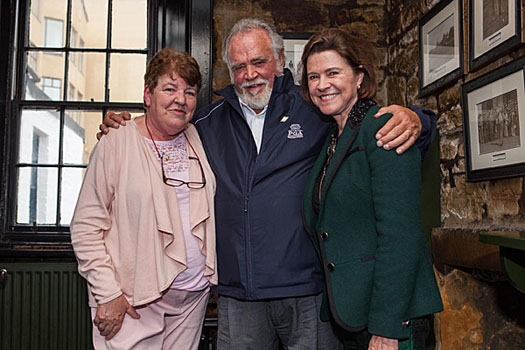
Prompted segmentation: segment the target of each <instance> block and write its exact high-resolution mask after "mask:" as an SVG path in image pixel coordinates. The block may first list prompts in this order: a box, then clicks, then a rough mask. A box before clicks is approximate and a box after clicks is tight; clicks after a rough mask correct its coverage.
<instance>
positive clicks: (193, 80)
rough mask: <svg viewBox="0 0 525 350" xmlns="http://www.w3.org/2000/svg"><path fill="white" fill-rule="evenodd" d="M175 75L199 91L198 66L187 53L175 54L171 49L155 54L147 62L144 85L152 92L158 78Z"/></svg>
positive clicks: (199, 76)
mask: <svg viewBox="0 0 525 350" xmlns="http://www.w3.org/2000/svg"><path fill="white" fill-rule="evenodd" d="M172 72H175V73H177V74H178V75H179V76H180V77H181V78H182V79H184V81H185V82H186V84H188V85H191V86H196V87H197V92H198V91H199V90H200V89H201V85H202V76H201V72H200V70H199V64H198V63H197V61H195V59H194V58H193V57H191V56H190V55H189V54H188V53H187V52H177V51H175V50H173V49H171V48H165V49H162V50H160V51H159V52H157V54H156V55H155V56H153V58H152V59H151V60H150V61H149V62H148V67H147V68H146V74H144V85H147V86H148V89H149V91H150V92H153V90H154V89H155V87H156V86H157V83H158V81H159V78H160V77H161V76H163V75H164V74H169V73H172Z"/></svg>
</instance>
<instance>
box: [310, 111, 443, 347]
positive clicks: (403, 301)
mask: <svg viewBox="0 0 525 350" xmlns="http://www.w3.org/2000/svg"><path fill="white" fill-rule="evenodd" d="M378 109H379V107H378V106H374V107H372V108H370V109H369V111H368V113H367V114H366V116H365V118H364V119H363V122H362V124H361V125H353V123H352V122H351V121H350V118H349V121H348V122H347V125H346V126H345V128H344V130H343V132H342V134H341V136H340V137H339V140H338V142H337V147H336V150H335V154H334V155H333V157H332V159H331V162H330V165H329V166H328V169H327V172H326V177H325V180H324V181H323V187H322V189H321V202H320V208H319V216H318V215H316V214H315V212H314V210H313V207H312V196H313V193H314V186H315V183H316V179H317V178H318V176H319V174H320V172H321V171H322V170H323V167H324V164H325V161H326V158H327V153H326V152H325V151H324V150H326V149H327V148H328V146H329V144H330V135H329V136H328V138H327V140H326V142H325V145H324V147H323V148H322V149H323V151H322V152H321V154H320V155H319V158H318V159H317V161H316V163H315V165H314V167H313V169H312V172H311V174H310V177H309V179H308V182H307V185H306V191H305V196H304V203H303V205H304V211H303V215H304V217H303V219H304V224H305V226H306V229H307V231H308V233H309V234H310V236H311V239H312V241H313V243H314V245H315V247H316V248H317V252H318V254H319V257H320V259H321V262H322V264H323V266H324V274H325V280H326V299H325V300H326V301H327V303H326V302H325V307H323V309H322V312H321V314H322V315H321V316H322V318H323V319H325V320H327V319H329V318H330V314H331V316H332V318H333V319H334V320H335V321H336V322H337V324H339V325H340V326H341V327H342V328H343V329H345V330H347V331H360V330H363V329H364V328H368V331H369V332H370V333H371V334H375V335H380V336H384V337H389V338H398V339H403V338H408V337H409V335H410V329H409V326H407V322H406V321H409V320H410V319H413V318H416V317H420V316H424V315H428V314H432V313H435V312H439V311H441V310H442V309H443V305H442V303H441V297H440V295H439V290H438V288H437V284H436V279H435V275H434V271H433V268H432V263H431V260H430V254H429V251H428V248H427V242H426V238H425V234H424V232H423V228H422V224H421V208H420V194H421V175H420V167H421V155H420V152H419V150H418V149H417V147H411V148H410V149H408V150H407V151H405V153H403V154H402V155H398V154H397V153H396V152H395V151H385V150H384V149H383V148H380V147H377V145H376V139H375V135H376V133H377V131H378V130H379V129H380V128H381V127H382V126H383V125H384V123H385V122H386V121H387V120H388V118H386V117H385V116H383V117H380V118H374V117H373V115H374V114H375V113H376V112H377V111H378ZM333 132H335V133H336V132H337V130H334V131H333Z"/></svg>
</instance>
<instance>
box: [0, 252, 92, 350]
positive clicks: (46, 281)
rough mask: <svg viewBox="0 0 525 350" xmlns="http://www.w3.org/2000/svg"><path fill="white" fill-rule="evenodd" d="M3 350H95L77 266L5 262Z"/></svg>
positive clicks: (0, 312) (0, 294) (0, 304)
mask: <svg viewBox="0 0 525 350" xmlns="http://www.w3.org/2000/svg"><path fill="white" fill-rule="evenodd" d="M2 268H3V269H6V270H7V278H6V280H5V282H4V283H3V285H2V286H0V349H1V350H47V349H49V350H61V349H63V350H84V349H92V348H93V347H92V345H91V320H90V316H89V309H88V306H87V291H86V282H85V280H84V279H83V278H82V277H80V275H79V274H78V273H77V264H76V263H42V262H39V263H0V269H2Z"/></svg>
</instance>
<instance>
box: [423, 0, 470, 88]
mask: <svg viewBox="0 0 525 350" xmlns="http://www.w3.org/2000/svg"><path fill="white" fill-rule="evenodd" d="M462 9H463V1H462V0H442V1H441V2H439V3H438V4H437V5H436V6H434V7H433V8H432V9H431V10H430V11H429V12H428V13H427V14H426V15H425V16H423V17H422V18H421V20H420V21H419V24H418V27H419V96H420V97H426V96H428V95H431V94H433V93H435V92H436V91H437V90H439V89H441V88H443V87H445V86H447V85H450V84H452V83H454V82H455V81H457V80H458V79H459V78H460V77H462V76H463V74H464V64H463V62H464V59H463V19H462V18H463V10H462Z"/></svg>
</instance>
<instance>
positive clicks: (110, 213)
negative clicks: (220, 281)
mask: <svg viewBox="0 0 525 350" xmlns="http://www.w3.org/2000/svg"><path fill="white" fill-rule="evenodd" d="M128 124H129V125H128V126H126V127H120V128H119V129H117V130H112V131H111V132H110V133H109V134H108V135H106V136H104V137H103V138H102V139H101V140H100V141H99V142H98V144H97V145H96V146H95V148H94V149H93V152H92V153H91V157H90V161H89V166H88V168H87V171H86V174H85V177H84V183H83V185H82V189H81V191H80V195H79V198H78V202H77V206H76V209H75V213H74V216H73V220H72V221H71V227H70V229H71V241H72V243H73V248H74V251H75V255H76V257H77V260H78V263H79V267H78V270H79V272H80V274H81V275H82V276H83V277H84V278H85V279H86V280H87V281H88V289H89V305H90V306H92V307H95V306H97V304H103V303H107V302H109V301H111V300H113V299H115V298H117V297H118V296H120V295H121V294H124V295H125V297H126V298H127V300H128V301H129V303H130V304H131V305H133V306H137V305H143V304H146V303H149V302H151V301H153V300H155V299H157V298H158V297H160V296H161V293H162V292H163V291H164V290H166V289H167V288H169V287H170V285H171V283H172V282H173V280H174V279H175V277H177V275H178V274H179V273H180V272H182V271H183V270H184V269H185V268H186V250H185V247H184V236H183V232H182V224H181V222H180V217H179V207H178V202H177V195H176V192H175V189H174V188H173V187H170V186H167V185H165V184H164V183H163V181H162V173H161V167H160V162H159V161H158V160H157V159H156V158H155V156H154V155H153V152H152V151H151V148H150V146H149V145H148V144H147V143H146V141H145V140H144V138H143V137H142V135H141V134H140V132H139V130H138V128H137V125H136V124H135V122H128ZM185 133H186V136H187V137H188V139H189V140H190V142H191V144H192V145H193V147H194V148H195V151H196V152H197V154H198V155H199V158H200V160H201V163H202V166H203V168H204V172H205V176H206V186H205V187H204V188H202V189H191V190H190V213H191V214H190V225H191V232H192V234H193V235H195V236H196V237H197V238H198V239H199V244H200V248H201V251H202V253H203V254H204V255H205V256H206V267H205V271H204V275H205V277H206V278H207V279H208V280H209V281H210V283H212V284H217V264H216V260H215V217H214V203H213V196H214V194H215V177H214V175H213V172H212V170H211V168H210V165H209V163H208V160H207V158H206V155H205V153H204V149H203V147H202V143H201V141H200V138H199V135H198V134H197V130H196V129H195V127H194V126H193V125H191V124H190V125H189V127H188V129H187V130H186V131H185ZM187 147H189V146H187ZM191 153H192V151H191V150H189V149H188V154H191ZM189 166H190V168H189V172H190V179H200V169H199V167H198V165H197V164H196V162H190V163H189Z"/></svg>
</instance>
